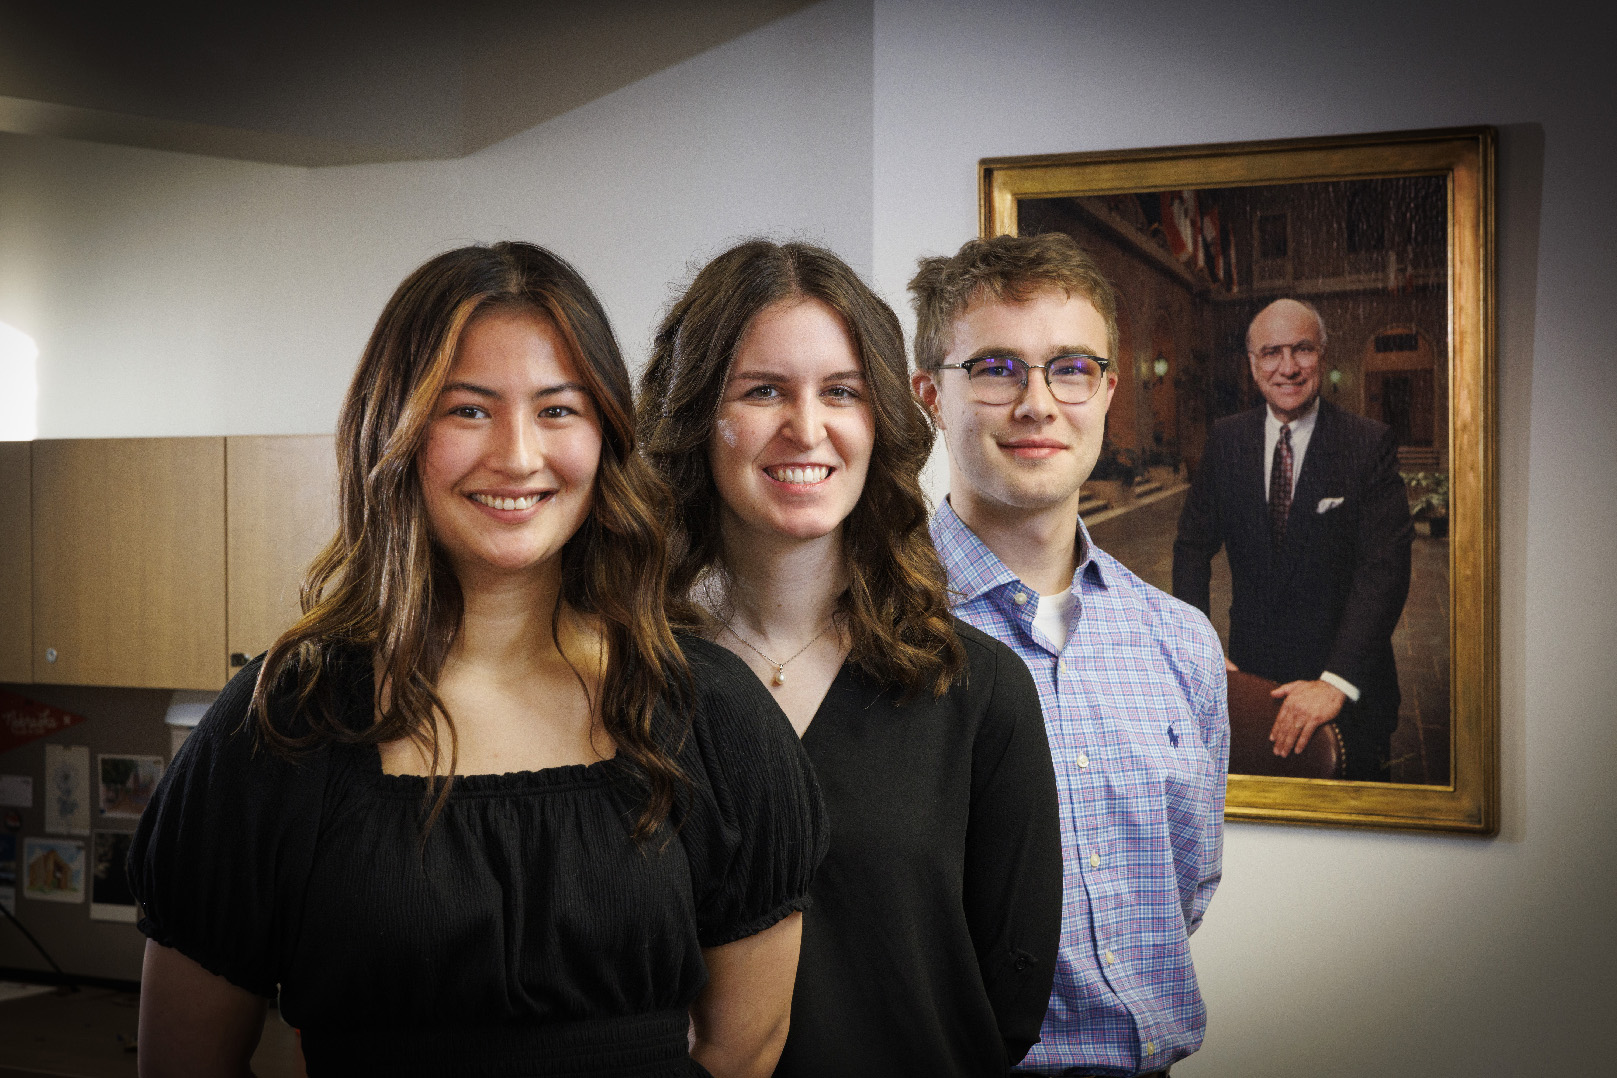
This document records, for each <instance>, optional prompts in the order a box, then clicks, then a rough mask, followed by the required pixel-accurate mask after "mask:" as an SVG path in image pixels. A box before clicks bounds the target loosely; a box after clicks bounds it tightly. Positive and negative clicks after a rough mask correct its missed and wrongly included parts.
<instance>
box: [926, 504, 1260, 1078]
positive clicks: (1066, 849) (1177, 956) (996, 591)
mask: <svg viewBox="0 0 1617 1078" xmlns="http://www.w3.org/2000/svg"><path fill="white" fill-rule="evenodd" d="M1078 532H1079V539H1080V543H1081V545H1082V550H1083V552H1084V554H1083V561H1082V562H1081V563H1080V564H1079V566H1078V569H1077V571H1076V572H1075V573H1074V574H1073V578H1072V596H1073V601H1074V606H1073V613H1072V631H1071V633H1070V635H1069V636H1068V638H1067V643H1066V646H1065V647H1063V648H1062V649H1061V650H1060V651H1059V652H1058V651H1056V650H1055V648H1054V647H1053V646H1052V644H1051V642H1050V641H1049V639H1047V638H1046V637H1045V635H1044V634H1043V632H1038V631H1035V629H1034V627H1033V616H1034V613H1035V612H1036V611H1037V609H1038V602H1037V600H1038V593H1037V592H1036V591H1034V590H1033V589H1032V588H1029V587H1027V586H1026V585H1024V584H1023V583H1022V582H1021V581H1020V580H1018V579H1017V578H1016V575H1015V574H1014V573H1012V572H1011V571H1010V570H1009V569H1007V568H1006V567H1005V564H1004V563H1003V562H1001V561H1000V560H999V558H998V557H997V556H995V554H994V553H993V551H991V550H989V549H988V548H987V547H986V546H984V545H983V543H982V540H980V539H978V538H977V536H976V535H975V534H974V533H973V532H972V531H971V529H970V528H968V527H966V525H965V524H963V523H962V522H961V520H960V518H959V517H958V516H956V515H955V512H954V510H953V508H951V507H950V505H949V503H948V502H947V501H946V502H944V504H943V505H942V506H941V507H940V508H939V509H938V512H937V515H936V516H935V517H934V518H933V521H932V539H933V541H934V542H935V543H936V544H937V548H938V553H939V555H940V556H941V557H942V558H943V565H944V568H945V569H947V570H948V573H949V584H950V587H951V588H952V589H954V591H955V592H956V593H957V595H956V596H955V601H956V604H957V605H956V607H955V614H956V616H958V617H959V618H960V619H961V620H963V621H966V622H968V623H970V624H972V625H975V626H976V627H977V628H979V629H981V630H982V631H983V632H986V633H988V634H989V635H991V636H994V637H997V638H999V639H1000V640H1003V641H1004V642H1005V643H1006V644H1008V645H1010V647H1011V648H1012V649H1013V650H1015V652H1016V653H1017V654H1018V655H1020V656H1021V657H1022V661H1023V662H1025V663H1027V666H1028V669H1029V670H1030V671H1032V673H1033V680H1034V681H1035V682H1037V684H1038V686H1039V699H1040V701H1041V702H1042V703H1043V705H1044V724H1045V728H1046V730H1047V731H1048V733H1049V737H1050V754H1051V755H1052V756H1053V757H1055V764H1056V785H1057V789H1058V791H1059V793H1060V798H1061V843H1062V852H1063V861H1064V862H1065V865H1066V870H1065V879H1064V898H1063V905H1062V912H1061V951H1060V954H1059V956H1058V957H1057V959H1056V975H1055V987H1054V989H1053V990H1052V992H1051V996H1050V1009H1049V1011H1047V1012H1046V1013H1045V1016H1044V1027H1043V1029H1042V1030H1040V1033H1039V1043H1038V1044H1036V1045H1034V1046H1033V1050H1032V1051H1031V1052H1029V1053H1028V1055H1027V1058H1026V1059H1025V1060H1023V1061H1022V1063H1021V1067H1022V1068H1023V1069H1026V1070H1033V1071H1043V1072H1050V1073H1059V1072H1060V1071H1062V1070H1064V1069H1065V1068H1068V1067H1078V1068H1081V1069H1082V1071H1083V1072H1085V1073H1089V1072H1093V1073H1097V1074H1115V1075H1132V1074H1137V1073H1139V1072H1141V1071H1152V1070H1158V1069H1161V1068H1163V1067H1167V1066H1168V1065H1169V1064H1171V1063H1173V1062H1175V1061H1176V1060H1179V1059H1183V1058H1184V1057H1185V1056H1187V1055H1189V1054H1190V1053H1192V1052H1194V1051H1195V1050H1196V1049H1197V1048H1199V1047H1200V1046H1201V1042H1202V1032H1203V1031H1204V1030H1205V1029H1206V1026H1207V1009H1206V1007H1205V1006H1204V1005H1203V1003H1202V997H1201V992H1200V991H1199V990H1198V989H1197V987H1196V971H1195V970H1194V968H1193V967H1192V966H1191V961H1190V933H1192V932H1194V931H1195V930H1196V927H1197V925H1199V924H1200V923H1201V919H1202V913H1203V911H1204V910H1206V908H1207V902H1208V900H1209V899H1211V898H1212V897H1213V890H1214V889H1215V888H1216V887H1217V886H1218V881H1219V876H1220V862H1221V857H1222V851H1223V836H1224V831H1223V821H1224V780H1225V773H1226V771H1227V770H1228V767H1229V712H1228V700H1227V695H1226V687H1225V679H1224V653H1223V651H1222V649H1221V648H1220V647H1219V643H1218V636H1217V635H1216V634H1215V633H1214V631H1213V627H1212V625H1211V624H1209V622H1208V621H1207V618H1206V617H1205V616H1203V615H1202V613H1201V612H1200V611H1198V610H1196V609H1194V608H1193V607H1191V606H1188V605H1186V604H1185V603H1182V602H1180V601H1179V600H1177V599H1175V598H1173V597H1172V596H1169V595H1167V594H1164V593H1163V592H1161V591H1159V590H1157V589H1156V588H1153V587H1151V586H1150V585H1149V584H1147V583H1145V582H1144V581H1143V580H1141V579H1140V578H1139V577H1137V576H1135V575H1134V574H1133V573H1131V572H1130V571H1129V570H1127V569H1125V568H1124V567H1123V566H1122V564H1121V563H1119V562H1118V561H1117V560H1116V559H1114V558H1113V557H1111V555H1109V554H1107V553H1106V552H1105V551H1103V550H1097V549H1096V548H1095V546H1094V544H1092V543H1091V542H1090V541H1089V532H1088V530H1087V529H1086V528H1085V527H1084V525H1083V521H1082V520H1080V521H1079V522H1078Z"/></svg>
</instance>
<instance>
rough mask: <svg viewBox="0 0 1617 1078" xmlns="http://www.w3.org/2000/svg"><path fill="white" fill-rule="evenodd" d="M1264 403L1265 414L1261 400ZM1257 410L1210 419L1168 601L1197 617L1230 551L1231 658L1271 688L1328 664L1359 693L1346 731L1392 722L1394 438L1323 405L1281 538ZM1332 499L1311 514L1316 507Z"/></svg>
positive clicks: (1399, 524)
mask: <svg viewBox="0 0 1617 1078" xmlns="http://www.w3.org/2000/svg"><path fill="white" fill-rule="evenodd" d="M1265 407H1266V406H1265ZM1264 410H1265V408H1264V407H1259V408H1255V409H1253V410H1251V411H1247V412H1242V413H1240V414H1239V415H1233V416H1229V417H1227V418H1225V419H1221V420H1219V421H1217V422H1216V423H1214V424H1213V429H1212V432H1211V434H1210V435H1209V436H1208V440H1207V453H1206V455H1205V456H1204V457H1203V458H1202V465H1201V470H1200V471H1199V472H1198V473H1197V475H1196V477H1195V479H1194V480H1193V481H1192V483H1191V488H1190V495H1189V497H1188V498H1187V499H1186V501H1185V508H1184V511H1183V512H1182V513H1181V514H1180V517H1179V534H1178V537H1177V538H1176V539H1175V540H1174V545H1173V593H1174V595H1176V596H1178V597H1179V598H1181V599H1183V600H1184V601H1185V602H1188V603H1190V604H1191V605H1193V606H1196V607H1198V608H1200V609H1201V610H1202V612H1204V613H1206V612H1207V610H1208V605H1209V600H1208V582H1209V580H1210V578H1211V575H1212V572H1211V561H1212V558H1213V555H1215V554H1216V553H1218V549H1219V548H1220V547H1224V548H1226V550H1227V551H1228V555H1229V563H1230V575H1231V577H1232V578H1233V579H1232V584H1233V592H1234V594H1233V597H1232V600H1231V603H1230V643H1229V646H1230V661H1231V662H1233V663H1234V664H1235V665H1236V666H1238V667H1240V668H1241V669H1242V670H1246V671H1249V672H1251V673H1254V674H1261V675H1262V676H1264V677H1269V678H1273V679H1274V680H1276V681H1280V682H1286V681H1295V680H1299V679H1303V678H1317V677H1319V675H1320V674H1321V673H1323V672H1324V671H1326V670H1329V671H1330V672H1331V673H1333V674H1336V675H1338V676H1339V677H1343V678H1346V679H1347V680H1348V681H1350V682H1352V683H1353V684H1354V685H1355V686H1356V687H1357V688H1358V689H1359V692H1360V694H1361V695H1360V699H1359V703H1358V706H1357V707H1354V708H1351V709H1350V710H1349V712H1345V713H1344V715H1343V720H1344V721H1343V723H1342V724H1341V725H1343V726H1344V729H1343V734H1344V736H1347V735H1349V734H1350V732H1351V727H1353V726H1356V725H1357V726H1361V727H1362V728H1363V729H1364V730H1365V731H1366V732H1374V733H1377V734H1379V735H1380V736H1382V737H1385V736H1386V735H1387V734H1390V733H1391V732H1392V729H1393V727H1395V726H1397V724H1398V699H1399V697H1398V672H1397V669H1396V667H1395V666H1394V663H1393V654H1392V631H1393V629H1394V628H1396V627H1397V625H1398V618H1399V616H1400V615H1401V614H1402V613H1403V609H1404V599H1405V597H1406V596H1407V595H1408V594H1409V548H1410V543H1411V541H1412V539H1413V537H1414V526H1413V525H1412V524H1411V523H1410V519H1409V503H1408V500H1407V497H1406V495H1405V493H1404V482H1403V479H1402V478H1401V477H1400V476H1399V475H1398V445H1397V440H1396V439H1395V437H1394V436H1393V433H1392V430H1391V429H1390V428H1389V427H1387V426H1386V425H1384V424H1381V423H1377V422H1376V421H1375V420H1372V419H1365V418H1362V417H1360V416H1356V415H1353V414H1351V413H1349V412H1344V411H1342V410H1341V409H1340V408H1337V407H1336V406H1334V405H1332V404H1331V403H1330V402H1328V401H1324V400H1322V401H1320V405H1319V418H1318V420H1317V421H1316V422H1315V424H1314V433H1313V435H1312V436H1311V437H1310V439H1309V442H1308V452H1307V454H1306V455H1305V456H1304V457H1303V469H1302V472H1301V473H1300V474H1299V475H1298V477H1297V484H1296V492H1295V494H1294V495H1293V496H1292V505H1291V511H1290V514H1289V515H1288V517H1287V522H1286V536H1285V540H1284V542H1283V543H1282V544H1281V546H1280V547H1279V548H1278V549H1276V548H1275V547H1274V545H1273V543H1272V542H1271V541H1270V537H1269V504H1268V500H1267V499H1266V497H1265V496H1264V468H1263V420H1264ZM1328 498H1329V499H1336V498H1340V499H1341V503H1340V504H1338V505H1335V506H1334V507H1331V508H1328V509H1326V511H1325V512H1320V511H1319V509H1320V505H1321V502H1322V500H1323V499H1328Z"/></svg>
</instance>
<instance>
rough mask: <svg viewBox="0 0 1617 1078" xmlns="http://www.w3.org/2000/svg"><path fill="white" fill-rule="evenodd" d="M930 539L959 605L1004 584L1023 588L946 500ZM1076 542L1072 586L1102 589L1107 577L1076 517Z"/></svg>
mask: <svg viewBox="0 0 1617 1078" xmlns="http://www.w3.org/2000/svg"><path fill="white" fill-rule="evenodd" d="M932 538H933V542H934V543H935V544H936V545H937V548H938V557H939V558H941V559H942V561H943V569H944V571H945V572H946V573H948V574H949V586H950V587H951V588H953V589H954V590H955V591H956V592H957V593H958V594H959V600H958V601H959V602H970V601H971V600H973V599H976V598H978V597H980V596H982V595H984V594H986V593H987V592H990V591H993V590H994V589H995V588H1000V587H1004V586H1005V585H1007V584H1015V585H1018V586H1022V581H1021V580H1020V579H1019V578H1018V577H1017V575H1016V574H1015V573H1013V572H1011V570H1010V569H1009V568H1008V567H1007V566H1006V564H1005V563H1004V562H1002V561H1000V560H999V555H998V554H995V553H994V552H993V551H992V550H990V549H988V546H987V544H985V543H984V542H983V541H982V540H981V539H979V538H977V533H976V532H974V531H972V530H971V529H970V528H969V527H967V526H966V523H965V521H963V520H961V519H960V517H959V515H958V514H957V513H956V512H955V511H954V506H952V505H950V504H949V499H948V498H945V499H944V500H943V503H942V504H941V505H939V506H938V511H937V513H936V514H935V515H934V516H933V518H932ZM1078 541H1079V543H1080V544H1081V545H1082V547H1083V552H1084V555H1083V558H1082V559H1081V560H1080V561H1079V562H1078V567H1077V569H1076V570H1075V571H1074V572H1073V574H1072V579H1073V587H1076V586H1077V583H1078V581H1079V579H1080V578H1083V577H1085V576H1086V575H1087V576H1088V578H1089V579H1090V580H1091V581H1093V582H1094V583H1096V584H1099V585H1100V586H1101V587H1105V586H1106V575H1105V572H1104V571H1103V569H1102V566H1101V562H1100V559H1098V558H1097V557H1096V556H1095V555H1096V554H1097V553H1099V551H1097V550H1096V549H1095V544H1094V542H1093V541H1092V540H1091V539H1090V538H1089V529H1088V528H1087V527H1085V526H1084V518H1083V517H1079V518H1078Z"/></svg>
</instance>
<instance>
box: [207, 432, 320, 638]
mask: <svg viewBox="0 0 1617 1078" xmlns="http://www.w3.org/2000/svg"><path fill="white" fill-rule="evenodd" d="M225 474H226V490H227V491H228V502H227V508H226V520H227V526H226V534H227V540H226V552H227V553H226V561H227V563H228V565H229V573H230V583H229V596H230V602H229V624H230V628H229V631H228V634H227V635H228V639H229V642H230V647H229V651H230V654H231V656H232V660H231V661H232V664H235V663H237V662H240V661H241V657H247V658H250V657H252V656H254V655H257V654H258V653H259V652H261V651H263V650H265V649H266V648H268V647H269V646H270V645H271V644H273V643H274V642H275V638H276V637H278V636H280V635H281V633H283V632H285V631H286V630H287V629H288V628H289V627H290V626H291V625H292V623H293V622H294V621H296V620H297V619H298V615H299V613H300V611H299V608H298V588H299V586H300V585H301V584H302V583H303V574H304V571H305V570H306V569H307V568H308V567H309V563H310V562H311V561H313V560H314V556H315V555H316V554H318V553H319V552H320V548H321V547H323V546H324V545H325V544H326V541H327V540H328V539H330V538H331V536H332V534H333V533H334V532H335V531H336V528H337V512H336V482H337V455H336V450H335V448H334V446H333V444H332V438H331V435H329V434H310V435H292V436H266V437H239V438H227V439H225Z"/></svg>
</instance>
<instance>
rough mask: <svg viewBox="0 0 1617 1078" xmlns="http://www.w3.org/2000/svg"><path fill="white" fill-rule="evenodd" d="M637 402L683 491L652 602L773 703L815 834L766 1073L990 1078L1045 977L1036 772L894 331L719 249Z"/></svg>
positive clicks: (829, 261)
mask: <svg viewBox="0 0 1617 1078" xmlns="http://www.w3.org/2000/svg"><path fill="white" fill-rule="evenodd" d="M639 408H640V417H641V428H642V431H643V432H644V436H645V446H646V452H647V456H648V457H649V458H650V459H651V460H652V462H653V463H654V464H655V465H656V466H657V467H658V468H660V469H661V470H662V472H663V474H664V476H665V477H666V478H667V479H668V481H669V483H670V485H671V486H672V487H673V489H675V490H677V491H679V492H680V494H681V500H680V502H679V504H678V506H677V507H676V514H675V517H674V527H673V529H672V535H671V539H672V542H673V549H674V550H675V562H674V568H673V572H672V573H671V575H670V588H671V592H670V606H671V609H673V610H674V611H675V612H676V615H677V619H678V620H679V621H680V622H682V623H683V624H685V625H687V626H689V627H690V628H691V629H693V630H694V631H696V632H699V633H701V634H703V635H705V636H706V637H707V638H709V639H711V640H713V641H715V642H717V643H719V644H722V645H723V646H725V647H726V648H729V649H730V650H732V651H733V652H735V653H736V654H737V655H738V656H740V657H741V658H742V659H744V660H746V661H747V663H748V665H750V666H751V667H752V669H753V672H754V673H756V674H757V675H758V678H759V680H760V681H761V682H762V683H764V684H767V685H768V686H769V688H770V691H771V692H772V694H773V695H774V698H775V699H776V701H777V702H778V703H779V704H780V705H781V707H782V708H783V709H784V711H785V712H786V715H787V717H788V718H789V719H790V720H791V722H792V725H793V726H794V727H795V728H796V729H797V731H798V733H799V734H800V735H801V736H802V740H803V745H804V747H805V748H806V749H807V751H808V754H809V757H810V759H811V760H813V762H814V766H815V770H816V772H817V774H818V776H819V780H820V783H821V786H822V788H823V790H824V791H825V798H826V805H827V808H828V809H829V811H830V815H831V829H832V832H831V848H830V853H829V854H828V856H827V858H826V861H825V864H824V865H823V866H822V868H821V871H820V873H819V875H818V876H817V877H816V879H815V881H814V884H813V887H812V889H811V891H812V895H813V898H814V909H813V912H812V913H811V914H810V916H809V918H808V919H807V921H806V923H805V927H804V934H803V946H802V958H801V961H800V963H799V966H798V976H797V987H796V992H795V995H794V998H793V1002H792V1021H791V1033H790V1035H789V1037H788V1038H787V1043H786V1049H785V1052H784V1053H783V1054H782V1056H781V1061H780V1064H779V1067H778V1068H777V1070H776V1072H775V1073H776V1074H777V1075H783V1076H791V1078H797V1076H803V1078H822V1076H826V1075H837V1076H838V1078H857V1076H860V1075H871V1076H876V1075H880V1076H882V1078H892V1076H894V1075H917V1076H923V1075H924V1076H926V1078H939V1076H949V1075H983V1074H993V1073H1003V1072H1004V1071H1005V1070H1006V1069H1007V1068H1008V1067H1009V1066H1010V1065H1011V1064H1014V1063H1015V1062H1016V1061H1018V1060H1020V1059H1021V1058H1022V1056H1023V1055H1024V1054H1025V1053H1026V1052H1027V1050H1028V1047H1029V1046H1030V1045H1031V1044H1032V1043H1033V1042H1034V1041H1035V1040H1037V1038H1038V1031H1039V1025H1040V1022H1041V1021H1042V1020H1043V1018H1044V1010H1045V1003H1046V1000H1047V998H1048V995H1049V990H1050V979H1051V976H1052V973H1053V970H1054V960H1055V953H1056V941H1057V934H1058V930H1059V926H1060V914H1061V850H1060V847H1059V842H1058V822H1057V817H1056V792H1055V777H1054V772H1053V770H1052V768H1051V763H1050V750H1049V746H1048V744H1047V742H1046V740H1045V732H1044V722H1043V718H1042V715H1041V713H1040V709H1039V700H1038V695H1037V692H1036V691H1035V689H1034V685H1033V681H1032V678H1031V677H1030V676H1029V674H1028V672H1027V668H1026V667H1025V666H1023V665H1022V662H1021V660H1019V659H1018V658H1017V657H1016V655H1015V654H1014V653H1012V652H1011V651H1010V650H1009V649H1008V648H1006V647H1005V646H1004V645H1003V644H1000V643H998V642H997V641H995V640H993V639H992V638H990V637H988V636H985V635H984V634H982V633H979V632H977V631H976V630H974V629H971V628H970V627H969V626H966V625H965V624H964V623H962V622H958V621H955V620H954V619H953V618H952V617H951V616H950V614H949V604H948V601H947V597H946V594H945V577H944V572H943V568H942V565H941V564H940V562H939V561H938V556H937V553H936V551H934V550H933V548H932V542H931V539H930V537H929V535H928V532H927V514H926V503H925V499H924V497H923V495H922V493H921V489H920V484H919V473H920V470H921V467H922V465H923V464H924V463H925V462H926V459H927V455H928V453H929V452H930V450H931V447H932V437H933V434H932V428H931V425H930V424H929V423H928V421H927V419H926V416H925V414H924V413H923V412H922V411H921V409H920V407H919V405H918V404H917V403H916V401H915V400H914V398H913V397H912V396H911V394H910V390H909V378H908V370H907V365H906V363H905V358H904V343H903V333H902V330H901V329H900V328H899V324H898V319H897V318H896V317H895V316H894V314H893V312H892V311H891V309H889V308H888V307H887V305H886V304H885V303H883V302H882V301H881V300H880V299H879V298H878V297H877V296H876V295H875V294H874V293H873V292H872V291H871V290H870V289H869V288H868V287H867V286H866V285H865V284H864V283H863V282H861V281H860V280H859V278H858V276H857V275H856V274H855V273H854V272H853V271H852V270H851V269H850V268H849V267H848V266H847V265H846V264H844V263H843V262H842V261H841V260H840V259H838V258H837V257H836V256H835V255H833V254H831V253H830V252H829V251H825V250H822V249H820V248H816V247H812V246H808V245H804V244H796V243H790V244H785V245H776V244H773V243H768V242H764V241H754V242H751V243H746V244H742V245H741V246H739V247H736V248H735V249H733V250H731V251H728V252H726V253H724V254H722V255H720V256H719V257H718V258H716V259H714V260H713V261H712V262H711V263H709V264H708V265H707V266H706V267H705V268H704V269H703V270H702V271H701V272H700V273H698V274H697V276H696V278H695V280H694V281H693V282H692V284H691V286H690V288H689V290H688V291H687V292H686V293H685V295H684V296H683V298H681V299H680V300H679V301H678V302H677V303H676V304H675V305H674V307H673V308H672V310H671V311H670V312H669V314H668V316H667V318H666V319H665V320H664V322H663V324H662V327H661V329H660V331H659V332H658V334H657V338H656V343H655V347H654V354H653V356H652V360H651V363H650V365H649V366H648V367H647V369H646V371H645V374H644V376H643V378H642V381H641V388H640V403H639Z"/></svg>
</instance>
